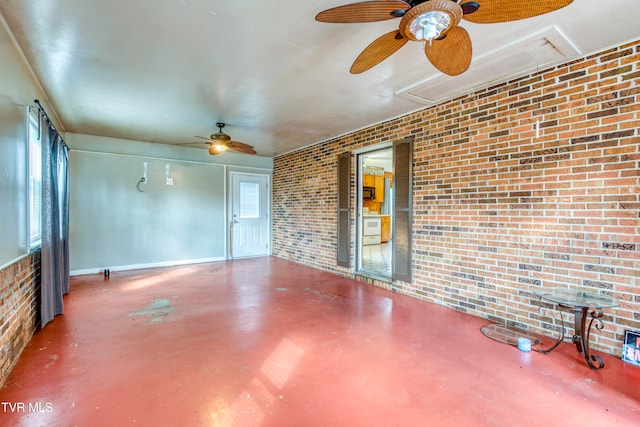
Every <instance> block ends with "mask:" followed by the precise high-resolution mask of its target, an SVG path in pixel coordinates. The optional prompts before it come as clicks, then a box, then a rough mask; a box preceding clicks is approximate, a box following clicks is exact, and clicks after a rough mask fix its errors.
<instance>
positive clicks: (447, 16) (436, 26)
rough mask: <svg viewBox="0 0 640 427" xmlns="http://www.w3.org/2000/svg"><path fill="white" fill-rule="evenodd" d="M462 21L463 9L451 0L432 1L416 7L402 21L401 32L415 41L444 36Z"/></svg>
mask: <svg viewBox="0 0 640 427" xmlns="http://www.w3.org/2000/svg"><path fill="white" fill-rule="evenodd" d="M461 19H462V8H461V7H460V6H459V5H458V4H457V3H456V2H453V1H451V0H431V1H426V2H424V3H421V4H419V5H417V6H414V7H413V8H411V10H409V12H407V13H406V14H405V15H404V16H403V17H402V21H400V32H401V33H402V35H403V36H405V37H406V38H408V39H410V40H414V41H424V40H427V41H431V40H433V39H438V38H440V37H442V36H444V35H445V34H446V33H447V31H449V30H450V29H451V28H452V27H454V26H455V25H458V23H459V22H460V20H461Z"/></svg>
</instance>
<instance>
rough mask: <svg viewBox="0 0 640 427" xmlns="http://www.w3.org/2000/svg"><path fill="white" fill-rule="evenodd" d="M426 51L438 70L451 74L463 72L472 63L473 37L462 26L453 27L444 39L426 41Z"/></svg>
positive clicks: (455, 74)
mask: <svg viewBox="0 0 640 427" xmlns="http://www.w3.org/2000/svg"><path fill="white" fill-rule="evenodd" d="M424 53H425V54H426V55H427V58H429V61H431V63H432V64H433V66H434V67H436V68H437V69H438V70H440V71H442V72H443V73H445V74H448V75H450V76H457V75H458V74H462V73H464V72H465V71H467V69H468V68H469V65H471V57H472V56H473V48H472V46H471V37H469V33H468V32H467V30H465V29H464V28H462V27H457V26H456V27H453V28H452V29H451V30H449V32H447V36H446V37H445V38H444V39H442V40H433V41H432V42H426V43H425V47H424Z"/></svg>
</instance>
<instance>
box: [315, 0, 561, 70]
mask: <svg viewBox="0 0 640 427" xmlns="http://www.w3.org/2000/svg"><path fill="white" fill-rule="evenodd" d="M572 1H573V0H476V1H469V0H457V1H456V0H414V1H401V0H372V1H363V2H360V3H352V4H347V5H344V6H338V7H334V8H331V9H327V10H325V11H323V12H320V13H318V14H317V15H316V20H317V21H319V22H332V23H361V22H377V21H384V20H387V19H393V18H401V19H400V24H399V27H398V29H397V30H395V31H391V32H390V33H387V34H384V35H382V36H381V37H379V38H377V39H376V40H374V41H373V43H371V44H370V45H369V46H367V47H366V48H365V49H364V50H363V51H362V53H360V55H359V56H358V57H357V58H356V60H355V61H354V63H353V65H352V66H351V70H350V71H351V73H353V74H359V73H362V72H363V71H367V70H368V69H370V68H371V67H373V66H375V65H377V64H379V63H380V62H382V61H384V60H385V59H387V58H388V57H389V56H391V55H392V54H393V53H395V52H396V51H397V50H398V49H400V48H401V47H402V46H404V45H405V44H406V43H407V42H408V41H409V40H412V41H419V42H421V41H425V42H426V43H425V49H424V51H425V54H426V56H427V58H428V59H429V61H430V62H431V63H432V64H433V66H434V67H436V68H437V69H438V70H440V71H442V72H443V73H445V74H448V75H450V76H456V75H458V74H462V73H464V72H465V71H466V70H467V69H468V68H469V66H470V65H471V57H472V54H473V49H472V47H471V38H470V37H469V33H468V32H467V31H466V30H465V29H464V28H462V27H459V26H458V24H459V23H460V20H461V19H462V18H464V19H465V20H467V21H470V22H474V23H477V24H493V23H498V22H508V21H516V20H518V19H525V18H531V17H534V16H538V15H542V14H545V13H548V12H552V11H554V10H558V9H561V8H563V7H565V6H567V5H568V4H569V3H571V2H572Z"/></svg>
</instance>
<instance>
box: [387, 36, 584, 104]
mask: <svg viewBox="0 0 640 427" xmlns="http://www.w3.org/2000/svg"><path fill="white" fill-rule="evenodd" d="M579 56H581V53H580V52H579V51H578V50H577V49H576V48H575V46H574V45H573V43H571V41H569V40H568V39H567V38H566V37H565V36H564V35H563V34H562V33H561V32H560V31H559V30H558V29H557V28H556V27H555V26H553V27H549V28H546V29H545V30H543V31H540V32H538V33H536V34H533V35H530V36H527V37H525V38H522V39H520V40H517V41H515V42H513V43H510V44H509V45H507V46H503V47H501V48H499V49H497V50H494V51H492V52H489V53H487V54H485V55H482V56H479V57H477V58H473V62H472V63H471V67H470V68H469V70H467V71H466V72H465V73H463V74H460V75H458V76H455V77H451V76H447V75H444V74H438V75H436V76H434V77H432V78H429V79H427V80H423V81H421V82H419V83H416V84H413V85H411V86H409V87H407V88H405V89H402V90H400V91H398V92H396V95H398V96H400V97H402V98H406V99H410V100H413V101H418V102H421V103H424V104H427V105H435V104H439V103H441V102H443V101H447V100H450V99H453V98H457V97H458V96H461V95H464V94H467V93H472V92H475V91H477V90H479V89H483V88H486V87H489V86H494V85H496V84H498V83H502V82H505V81H508V80H512V79H514V78H517V77H521V76H524V75H527V74H531V73H533V72H536V71H538V70H543V69H545V68H549V67H551V66H554V65H558V64H562V63H565V62H567V61H569V60H571V59H574V58H577V57H579Z"/></svg>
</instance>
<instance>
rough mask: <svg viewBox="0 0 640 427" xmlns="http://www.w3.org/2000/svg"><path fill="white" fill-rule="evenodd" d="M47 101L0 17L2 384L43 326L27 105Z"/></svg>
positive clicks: (0, 299) (0, 323) (0, 378)
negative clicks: (31, 212) (30, 218)
mask: <svg viewBox="0 0 640 427" xmlns="http://www.w3.org/2000/svg"><path fill="white" fill-rule="evenodd" d="M34 99H40V101H41V102H42V103H43V105H45V107H46V108H47V109H48V110H49V111H50V112H51V113H53V109H52V108H50V107H49V106H48V103H47V102H46V98H45V96H44V94H43V93H42V91H41V90H40V87H39V85H38V83H37V82H36V80H35V79H34V78H33V76H32V74H31V70H30V69H29V67H28V66H27V65H26V63H25V62H24V61H23V59H22V56H21V54H20V52H19V51H18V49H17V48H16V47H15V44H14V43H13V40H12V38H11V36H10V34H9V33H8V32H7V30H6V26H5V23H4V20H3V18H2V16H1V15H0V301H2V303H1V304H0V319H1V320H0V325H1V328H0V329H1V330H0V386H2V383H3V382H4V380H5V379H6V378H7V376H8V375H9V373H10V372H11V369H12V368H13V366H14V364H15V363H16V361H17V360H18V358H19V356H20V354H21V353H22V351H23V349H24V348H25V347H26V345H27V344H28V343H29V340H30V339H31V337H32V336H33V333H34V332H35V330H36V329H37V327H38V326H39V314H40V307H39V303H38V301H39V295H40V251H39V250H37V249H34V248H31V250H32V251H31V252H30V253H29V250H30V248H28V247H27V217H26V216H27V214H26V212H27V170H26V158H27V156H26V147H27V130H26V129H27V125H26V123H27V122H26V107H27V106H28V105H34V102H33V100H34Z"/></svg>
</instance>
